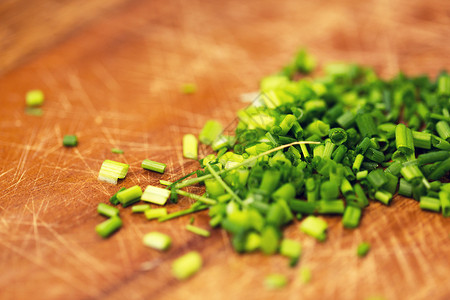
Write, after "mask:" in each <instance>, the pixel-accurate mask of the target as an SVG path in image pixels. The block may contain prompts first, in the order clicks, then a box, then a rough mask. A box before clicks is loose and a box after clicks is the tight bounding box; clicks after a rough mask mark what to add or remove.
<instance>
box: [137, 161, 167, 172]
mask: <svg viewBox="0 0 450 300" xmlns="http://www.w3.org/2000/svg"><path fill="white" fill-rule="evenodd" d="M142 168H143V169H146V170H150V171H155V172H158V173H164V170H165V169H166V164H163V163H160V162H157V161H153V160H150V159H144V160H143V161H142Z"/></svg>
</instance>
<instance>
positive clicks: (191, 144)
mask: <svg viewBox="0 0 450 300" xmlns="http://www.w3.org/2000/svg"><path fill="white" fill-rule="evenodd" d="M183 156H184V157H185V158H189V159H198V141H197V138H196V137H195V135H193V134H185V135H184V136H183Z"/></svg>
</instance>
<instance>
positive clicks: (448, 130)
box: [436, 120, 450, 142]
mask: <svg viewBox="0 0 450 300" xmlns="http://www.w3.org/2000/svg"><path fill="white" fill-rule="evenodd" d="M436 131H437V133H438V134H439V136H440V137H441V138H442V139H444V140H446V141H447V142H450V126H449V125H448V122H447V121H443V120H442V121H439V122H437V123H436Z"/></svg>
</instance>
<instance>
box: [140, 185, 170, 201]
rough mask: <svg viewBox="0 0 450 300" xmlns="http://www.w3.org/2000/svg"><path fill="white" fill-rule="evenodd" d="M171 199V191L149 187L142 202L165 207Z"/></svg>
mask: <svg viewBox="0 0 450 300" xmlns="http://www.w3.org/2000/svg"><path fill="white" fill-rule="evenodd" d="M169 197H170V190H166V189H162V188H159V187H156V186H151V185H148V186H147V188H146V189H145V191H144V193H143V194H142V196H141V200H142V201H146V202H150V203H154V204H158V205H164V204H166V202H167V199H169Z"/></svg>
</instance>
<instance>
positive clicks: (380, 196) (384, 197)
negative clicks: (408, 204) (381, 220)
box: [375, 190, 392, 205]
mask: <svg viewBox="0 0 450 300" xmlns="http://www.w3.org/2000/svg"><path fill="white" fill-rule="evenodd" d="M375 199H377V200H378V201H380V202H381V203H383V204H385V205H389V203H390V202H391V200H392V194H391V193H389V192H387V191H384V190H378V191H377V192H376V193H375Z"/></svg>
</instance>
